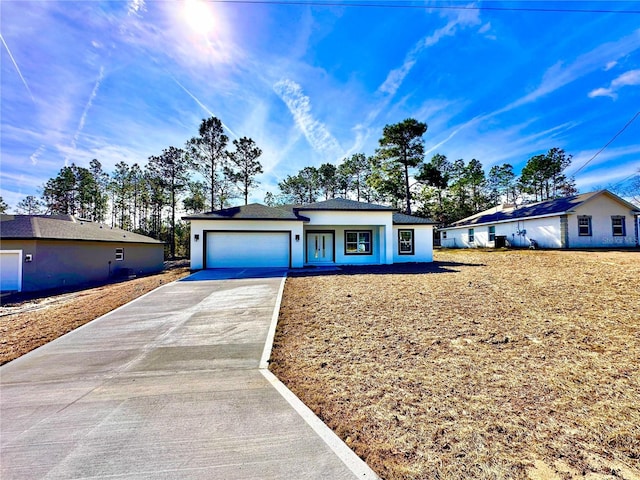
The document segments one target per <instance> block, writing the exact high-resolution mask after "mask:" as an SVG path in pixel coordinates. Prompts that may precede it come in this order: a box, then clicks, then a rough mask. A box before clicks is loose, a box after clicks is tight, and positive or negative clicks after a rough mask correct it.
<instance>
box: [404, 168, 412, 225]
mask: <svg viewBox="0 0 640 480" xmlns="http://www.w3.org/2000/svg"><path fill="white" fill-rule="evenodd" d="M404 188H405V192H406V195H407V212H406V213H407V215H411V191H410V190H409V165H407V164H406V163H405V164H404Z"/></svg>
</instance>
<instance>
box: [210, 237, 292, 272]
mask: <svg viewBox="0 0 640 480" xmlns="http://www.w3.org/2000/svg"><path fill="white" fill-rule="evenodd" d="M289 243H290V236H289V232H208V233H207V268H232V267H289V257H290V252H289Z"/></svg>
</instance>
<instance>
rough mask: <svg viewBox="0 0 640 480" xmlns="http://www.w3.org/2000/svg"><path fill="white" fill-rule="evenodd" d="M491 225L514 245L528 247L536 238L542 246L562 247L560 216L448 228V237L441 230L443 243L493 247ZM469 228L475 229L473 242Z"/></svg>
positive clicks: (445, 244)
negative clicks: (469, 237)
mask: <svg viewBox="0 0 640 480" xmlns="http://www.w3.org/2000/svg"><path fill="white" fill-rule="evenodd" d="M491 225H494V226H495V227H496V236H500V235H503V236H506V237H507V242H509V244H510V245H511V246H514V247H528V246H529V244H530V240H531V239H533V240H535V241H536V242H537V243H538V245H539V246H540V248H561V247H562V243H561V239H560V217H559V216H554V217H545V218H536V219H528V220H520V221H519V222H515V221H514V222H505V223H495V224H490V225H475V226H472V227H458V228H451V229H446V230H445V231H446V232H447V238H446V239H443V238H442V233H443V232H440V239H441V245H442V246H443V247H446V248H477V247H493V246H494V245H495V244H494V242H489V226H491ZM469 228H473V230H474V242H473V243H470V242H469V239H468V231H469Z"/></svg>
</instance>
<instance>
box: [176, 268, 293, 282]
mask: <svg viewBox="0 0 640 480" xmlns="http://www.w3.org/2000/svg"><path fill="white" fill-rule="evenodd" d="M287 271H288V269H286V268H273V267H265V268H210V269H207V270H200V271H198V272H195V273H193V274H191V275H189V276H188V277H185V278H183V279H181V280H179V281H180V282H202V281H206V280H234V279H241V278H279V277H284V276H285V275H286V273H287Z"/></svg>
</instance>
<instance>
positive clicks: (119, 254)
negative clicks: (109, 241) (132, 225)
mask: <svg viewBox="0 0 640 480" xmlns="http://www.w3.org/2000/svg"><path fill="white" fill-rule="evenodd" d="M120 260H124V248H116V261H120Z"/></svg>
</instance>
